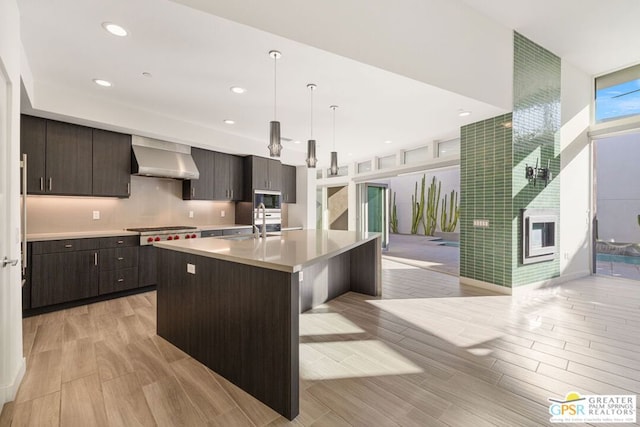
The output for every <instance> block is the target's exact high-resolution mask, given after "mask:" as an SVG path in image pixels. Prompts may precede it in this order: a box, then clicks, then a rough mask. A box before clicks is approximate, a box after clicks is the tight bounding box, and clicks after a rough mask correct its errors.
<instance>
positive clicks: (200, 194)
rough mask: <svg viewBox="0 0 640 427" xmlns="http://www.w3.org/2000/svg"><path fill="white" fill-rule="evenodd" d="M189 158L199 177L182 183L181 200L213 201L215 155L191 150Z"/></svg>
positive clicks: (200, 149)
mask: <svg viewBox="0 0 640 427" xmlns="http://www.w3.org/2000/svg"><path fill="white" fill-rule="evenodd" d="M191 157H193V161H194V162H195V163H196V166H197V167H198V172H200V177H199V178H198V179H190V180H184V181H182V199H183V200H213V178H214V168H215V153H214V152H213V151H209V150H203V149H202V148H195V147H193V148H191Z"/></svg>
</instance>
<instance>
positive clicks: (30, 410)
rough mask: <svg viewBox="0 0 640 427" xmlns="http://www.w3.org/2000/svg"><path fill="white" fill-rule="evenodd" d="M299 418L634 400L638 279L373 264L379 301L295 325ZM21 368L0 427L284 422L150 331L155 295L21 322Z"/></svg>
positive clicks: (421, 416) (542, 410) (504, 419)
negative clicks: (508, 278)
mask: <svg viewBox="0 0 640 427" xmlns="http://www.w3.org/2000/svg"><path fill="white" fill-rule="evenodd" d="M300 325H301V326H300V335H301V337H300V342H301V345H300V354H301V363H300V372H301V396H300V397H301V405H300V409H301V412H300V415H299V416H298V418H297V419H296V420H294V422H293V423H292V424H293V425H298V426H301V425H302V426H348V425H356V426H396V425H402V426H445V425H450V426H489V425H499V426H508V427H513V426H540V425H546V424H548V419H549V415H548V400H547V399H548V398H549V397H552V398H563V397H564V396H565V395H566V394H567V392H569V391H574V390H575V391H577V392H579V393H593V394H640V393H639V392H640V283H638V282H632V281H625V280H621V279H615V278H603V277H589V278H585V279H582V280H576V281H573V282H570V283H567V284H564V285H562V286H560V287H556V288H553V289H552V290H547V291H540V292H537V293H535V294H534V295H533V296H532V297H531V298H528V299H525V300H516V299H513V298H511V297H508V296H498V295H491V293H489V292H486V291H482V290H478V289H474V288H461V287H460V286H458V284H457V278H455V277H453V276H449V275H444V274H439V273H436V272H433V271H427V270H422V269H419V268H415V267H411V266H407V265H403V264H398V263H395V262H391V261H389V260H385V261H384V297H383V298H382V299H373V298H370V297H367V296H363V295H359V294H354V293H349V294H346V295H343V296H341V297H340V298H337V299H336V300H334V301H332V302H330V303H328V304H326V305H324V306H322V307H319V308H316V309H314V310H313V311H310V312H307V313H304V314H303V315H302V316H301V323H300ZM24 352H25V355H26V357H27V373H26V375H25V378H24V381H23V383H22V386H21V388H20V390H19V392H18V396H17V398H16V400H15V401H14V402H12V403H9V404H7V405H5V408H4V410H3V412H2V415H1V416H0V426H2V427H4V426H8V425H15V426H28V425H31V426H47V425H54V426H56V425H62V426H83V427H84V426H92V425H98V426H106V425H111V426H134V425H163V426H180V425H184V426H205V425H208V426H236V425H237V426H264V425H272V426H280V425H288V424H289V422H288V421H287V420H285V419H283V418H282V417H280V416H278V415H277V414H276V413H275V412H274V411H272V410H271V409H269V408H267V407H265V406H264V405H262V404H261V403H260V402H258V401H257V400H255V399H253V398H252V397H250V396H248V395H247V394H245V393H244V392H242V391H240V390H239V389H238V388H236V387H235V386H233V385H231V384H230V383H229V382H227V381H225V380H224V379H223V378H221V377H219V376H218V375H216V374H215V373H213V372H211V371H209V370H208V369H207V368H205V367H203V366H202V365H201V364H199V363H198V362H196V361H195V360H193V359H191V358H189V357H188V356H187V355H185V354H184V353H182V352H181V351H179V350H177V349H176V348H174V347H173V346H171V345H170V344H168V343H167V342H165V341H164V340H163V339H161V338H159V337H158V336H156V335H155V293H147V294H142V295H136V296H130V297H126V298H121V299H116V300H112V301H108V302H101V303H97V304H92V305H89V306H83V307H78V308H74V309H70V310H65V311H60V312H57V313H51V314H47V315H42V316H37V317H33V318H29V319H25V320H24Z"/></svg>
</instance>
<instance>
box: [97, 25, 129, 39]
mask: <svg viewBox="0 0 640 427" xmlns="http://www.w3.org/2000/svg"><path fill="white" fill-rule="evenodd" d="M102 28H104V29H105V30H107V31H109V32H110V33H111V34H113V35H114V36H118V37H124V36H126V35H127V34H129V33H127V30H125V29H124V28H122V27H121V26H120V25H118V24H114V23H112V22H103V23H102Z"/></svg>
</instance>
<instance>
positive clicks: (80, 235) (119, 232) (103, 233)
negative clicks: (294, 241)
mask: <svg viewBox="0 0 640 427" xmlns="http://www.w3.org/2000/svg"><path fill="white" fill-rule="evenodd" d="M194 227H197V230H198V231H205V230H230V229H236V228H251V226H250V225H241V224H227V225H221V224H218V225H195V226H194ZM139 234H140V233H138V232H137V231H126V230H125V229H116V230H91V231H62V232H58V233H27V242H40V241H45V240H65V239H90V238H94V237H114V236H138V235H139Z"/></svg>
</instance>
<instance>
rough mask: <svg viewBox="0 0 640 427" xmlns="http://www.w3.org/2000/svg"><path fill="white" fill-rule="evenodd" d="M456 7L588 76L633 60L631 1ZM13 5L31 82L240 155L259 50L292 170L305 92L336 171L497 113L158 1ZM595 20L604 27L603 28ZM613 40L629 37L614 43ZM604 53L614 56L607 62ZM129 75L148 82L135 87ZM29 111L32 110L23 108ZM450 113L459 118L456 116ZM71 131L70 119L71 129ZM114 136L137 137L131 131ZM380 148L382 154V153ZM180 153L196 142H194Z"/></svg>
mask: <svg viewBox="0 0 640 427" xmlns="http://www.w3.org/2000/svg"><path fill="white" fill-rule="evenodd" d="M462 1H464V2H465V3H467V4H469V5H470V6H472V7H474V8H476V9H478V10H479V11H481V12H482V13H483V14H486V15H488V16H489V17H490V18H491V19H494V20H496V21H497V22H500V23H501V25H504V26H507V27H510V28H516V29H517V30H519V31H521V32H522V33H523V34H524V35H526V36H528V37H530V38H532V39H534V40H535V41H537V42H538V43H541V44H542V45H544V46H546V47H547V48H549V49H550V50H552V51H554V52H555V53H558V54H560V55H563V56H565V57H566V58H568V59H569V60H570V61H571V62H572V63H573V64H574V65H577V66H579V67H581V68H583V69H585V70H587V71H589V72H590V73H593V74H595V73H598V72H602V71H606V70H609V69H612V68H616V67H619V66H622V65H626V64H628V63H629V62H633V60H634V59H633V58H632V57H633V56H634V55H636V52H638V49H637V47H636V48H634V49H631V48H629V44H630V43H633V42H637V40H640V33H638V31H639V30H638V27H640V26H637V25H635V24H636V23H635V22H634V23H633V24H634V25H631V23H630V21H631V20H632V19H631V17H633V16H635V17H637V16H640V14H639V13H638V12H639V9H638V5H637V4H636V3H640V2H635V1H633V0H629V1H622V0H619V1H618V2H617V3H616V4H619V3H624V4H625V5H628V6H630V9H628V10H629V11H630V12H631V13H628V14H625V13H624V11H622V12H620V11H618V12H616V11H607V10H606V8H603V7H602V6H601V5H599V3H605V2H599V1H595V0H589V1H584V0H582V1H581V0H571V1H569V0H563V1H561V2H557V1H556V2H554V3H551V1H549V0H538V1H535V2H534V1H528V0H519V1H518V2H517V3H518V5H519V7H518V9H517V10H513V9H514V8H513V4H514V2H512V1H507V0H504V1H503V0H491V1H488V0H484V1H483V0H462ZM18 3H19V7H20V11H21V15H22V21H21V24H22V39H23V45H24V48H25V52H26V55H27V58H28V61H29V65H30V67H31V71H32V74H33V78H34V81H35V82H36V83H41V84H46V85H55V86H57V87H59V88H63V89H65V88H66V89H68V90H69V93H78V92H80V93H87V94H90V97H91V98H93V99H97V100H98V101H99V100H104V101H105V104H107V103H109V104H120V105H126V106H127V107H128V109H131V108H135V109H139V110H141V111H146V112H153V113H157V114H158V117H159V118H160V117H172V118H175V119H178V120H181V121H182V122H184V123H187V124H188V123H193V124H197V125H198V126H205V127H208V128H211V129H216V130H218V131H224V132H228V133H232V134H234V135H238V136H242V137H245V138H247V139H250V140H252V141H255V144H253V145H252V147H255V149H254V150H253V153H252V154H258V155H267V150H266V148H265V146H266V144H267V139H268V138H267V137H268V122H269V121H270V120H272V119H273V60H272V59H271V58H269V56H268V51H269V50H271V49H277V50H280V51H281V52H282V53H283V58H282V59H281V60H279V61H278V64H277V67H278V92H277V95H278V120H279V121H281V122H282V136H283V137H286V138H290V139H292V140H300V141H302V143H301V144H297V145H296V144H294V143H293V142H284V146H285V150H294V151H297V152H299V154H300V155H299V156H297V163H298V164H300V163H301V162H300V160H301V159H303V158H304V152H305V150H306V143H305V142H306V140H307V139H308V138H309V132H310V129H309V126H310V123H309V122H310V119H309V114H310V111H309V109H310V97H309V91H308V90H307V88H306V85H307V83H310V82H312V83H315V84H317V85H318V89H317V90H316V92H315V94H314V98H315V102H314V105H315V110H314V116H315V117H314V136H315V137H316V139H317V140H318V144H319V147H318V157H319V159H320V161H321V162H322V163H324V164H325V165H326V164H327V163H328V158H329V154H328V152H329V151H331V148H332V118H331V117H332V116H331V111H330V110H329V105H331V104H337V105H339V106H340V108H339V109H338V110H337V113H336V148H337V149H338V152H339V154H340V160H341V163H343V162H344V161H345V159H353V160H361V159H366V158H371V157H372V156H373V155H385V154H390V153H393V152H395V151H396V150H398V149H400V148H407V147H413V146H417V145H421V144H423V143H424V142H425V141H428V142H430V141H433V140H434V139H447V138H450V137H453V136H456V135H457V131H458V129H459V127H460V126H461V125H463V124H466V123H471V122H474V121H478V120H481V119H484V118H488V117H492V116H495V115H498V114H501V113H503V112H505V111H504V110H503V109H502V108H498V107H495V106H492V105H488V104H486V103H484V102H480V101H476V100H473V99H470V98H468V97H465V96H463V95H460V94H456V93H452V92H449V91H445V90H442V89H439V88H437V87H434V86H430V85H427V84H425V83H423V82H418V81H416V80H412V79H409V78H406V77H403V76H400V75H398V74H393V73H391V72H388V71H384V70H382V69H380V68H376V67H372V66H369V65H365V64H363V63H360V62H356V61H354V60H351V59H348V58H345V57H343V56H338V55H335V54H332V53H329V52H327V51H323V50H320V49H317V48H314V47H310V46H307V45H304V44H301V43H298V42H295V41H292V40H289V39H285V38H283V37H280V36H277V35H273V34H270V33H267V32H264V31H261V30H258V29H255V28H252V27H249V26H246V25H242V24H239V23H235V22H232V21H229V20H225V19H222V18H219V17H217V16H214V15H211V14H208V13H204V12H200V11H198V10H195V9H191V8H189V7H186V6H184V5H181V4H178V3H174V2H171V1H168V0H136V1H130V0H110V1H107V2H105V1H100V0H84V1H81V2H78V1H74V0H57V1H55V2H51V1H47V2H43V1H41V0H18ZM606 3H610V2H606ZM586 4H589V5H591V6H594V9H595V11H594V12H584V11H582V8H583V7H584V6H583V5H586ZM316 6H317V5H316ZM520 6H522V7H520ZM569 6H573V7H574V8H575V10H573V9H571V8H570V7H569ZM596 6H598V7H596ZM538 10H539V12H538ZM549 10H554V11H556V12H558V16H556V17H555V19H551V18H550V17H549V16H547V15H549ZM572 11H573V12H574V14H572V13H571V12H572ZM576 11H577V12H576ZM554 13H555V12H554ZM634 13H635V14H634ZM609 17H611V18H612V19H613V18H615V19H616V20H615V21H609ZM265 18H268V17H265ZM596 18H599V19H600V20H599V21H596V24H599V25H595V26H594V25H592V24H593V22H592V20H593V19H596ZM585 19H586V21H585ZM104 21H111V22H115V23H118V24H120V25H122V26H124V27H125V28H126V29H127V30H128V31H129V32H130V35H129V36H128V37H125V38H118V37H114V36H112V35H110V34H108V33H107V32H106V31H104V30H103V29H102V27H101V23H102V22H104ZM602 22H607V23H610V22H615V23H616V24H620V25H621V27H623V28H624V29H622V28H620V29H619V30H616V29H615V28H613V29H612V25H611V24H607V25H602ZM587 24H588V25H587ZM625 35H631V36H633V37H634V38H633V40H632V41H628V40H626V39H625V37H624V36H625ZM444 36H445V35H443V34H438V35H434V37H444ZM469 37H471V38H472V37H473V35H471V34H470V35H469ZM594 37H595V40H596V41H598V43H597V44H596V45H594V46H593V47H592V46H591V45H590V44H589V43H590V42H593V40H594ZM612 46H615V47H620V48H621V49H620V52H617V50H616V48H614V47H612ZM636 56H638V55H636ZM637 59H640V58H635V60H636V61H637ZM434 66H436V67H437V66H438V64H437V62H435V63H434ZM470 71H472V70H470ZM143 72H150V73H152V75H153V77H151V78H148V77H143V76H142V73H143ZM94 78H102V79H106V80H109V81H112V82H113V83H114V86H113V87H112V88H108V89H105V88H101V87H98V86H96V85H95V84H94V83H93V82H92V79H94ZM479 84H480V83H479ZM234 85H238V86H242V87H245V88H246V89H247V93H245V94H243V95H236V94H233V93H231V92H230V90H229V88H230V87H231V86H234ZM36 87H37V85H36ZM35 99H36V100H37V94H36V96H35ZM34 107H35V108H36V109H37V103H36V105H34ZM459 109H466V110H470V111H472V112H473V114H472V115H471V116H469V117H467V118H460V117H458V114H457V113H458V110H459ZM53 112H55V111H53ZM78 119H80V121H82V117H78ZM224 119H233V120H235V121H236V124H235V125H233V126H229V125H225V124H224V123H223V120H224ZM126 130H128V131H131V132H133V133H135V132H136V131H137V129H135V127H133V128H132V127H128V128H127V129H126ZM216 134H218V132H216ZM386 140H391V141H393V143H392V144H385V143H384V141H386ZM194 145H200V146H203V145H207V143H203V142H202V141H194ZM210 145H211V146H215V147H220V146H222V147H224V148H225V149H226V150H227V151H229V152H238V149H237V147H235V148H234V147H233V146H225V145H224V142H221V141H211V143H210ZM241 154H249V153H241ZM324 159H326V162H325V161H324ZM322 163H321V164H322Z"/></svg>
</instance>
